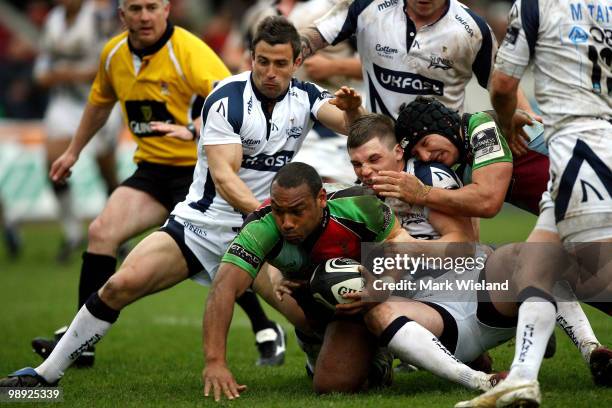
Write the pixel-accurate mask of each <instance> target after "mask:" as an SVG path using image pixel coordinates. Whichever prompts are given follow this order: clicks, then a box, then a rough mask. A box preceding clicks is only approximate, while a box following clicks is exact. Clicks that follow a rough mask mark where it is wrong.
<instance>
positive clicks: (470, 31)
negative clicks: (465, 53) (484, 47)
mask: <svg viewBox="0 0 612 408" xmlns="http://www.w3.org/2000/svg"><path fill="white" fill-rule="evenodd" d="M446 20H447V21H448V22H449V25H451V26H452V27H453V28H454V34H457V35H460V36H461V37H464V38H467V39H469V40H470V41H474V42H479V41H482V39H483V37H484V36H491V30H490V29H489V26H488V24H487V22H486V20H485V19H484V18H483V17H482V16H480V15H479V14H477V13H476V12H475V11H474V10H472V9H471V8H469V7H468V6H466V5H464V4H462V3H460V2H459V1H458V0H450V5H449V9H448V12H447V15H446Z"/></svg>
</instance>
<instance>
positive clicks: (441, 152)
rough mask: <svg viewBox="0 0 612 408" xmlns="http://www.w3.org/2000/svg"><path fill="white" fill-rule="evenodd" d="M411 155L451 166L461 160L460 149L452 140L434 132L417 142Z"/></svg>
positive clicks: (422, 159) (424, 160)
mask: <svg viewBox="0 0 612 408" xmlns="http://www.w3.org/2000/svg"><path fill="white" fill-rule="evenodd" d="M410 154H411V155H413V156H414V157H416V158H417V159H419V160H420V161H423V162H437V163H442V164H445V165H446V166H448V167H450V166H452V165H453V164H455V163H457V160H459V150H458V149H457V147H456V146H455V145H454V144H452V143H451V141H450V140H448V139H447V138H445V137H444V136H442V135H439V134H437V133H433V134H431V135H427V136H425V137H424V138H422V139H421V140H419V142H418V143H417V144H416V146H415V147H414V148H413V149H412V151H411V152H410Z"/></svg>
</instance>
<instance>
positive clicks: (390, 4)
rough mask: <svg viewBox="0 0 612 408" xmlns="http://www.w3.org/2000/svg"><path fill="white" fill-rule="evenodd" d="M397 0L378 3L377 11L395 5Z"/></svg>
mask: <svg viewBox="0 0 612 408" xmlns="http://www.w3.org/2000/svg"><path fill="white" fill-rule="evenodd" d="M398 1H399V0H385V1H383V2H382V3H380V4H379V5H378V11H383V10H384V9H387V8H389V7H391V6H395V5H397V2H398Z"/></svg>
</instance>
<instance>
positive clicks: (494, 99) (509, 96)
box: [491, 72, 531, 131]
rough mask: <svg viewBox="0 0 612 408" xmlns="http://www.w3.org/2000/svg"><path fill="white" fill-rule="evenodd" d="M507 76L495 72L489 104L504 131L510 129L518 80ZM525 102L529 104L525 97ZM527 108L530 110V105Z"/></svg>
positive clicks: (515, 105)
mask: <svg viewBox="0 0 612 408" xmlns="http://www.w3.org/2000/svg"><path fill="white" fill-rule="evenodd" d="M509 78H510V77H508V78H506V77H505V76H504V74H501V73H498V72H495V73H494V74H493V79H492V84H491V104H492V105H493V109H495V112H496V113H497V119H498V121H499V124H500V125H501V127H502V129H503V130H505V131H507V130H508V129H512V116H513V115H514V111H515V110H516V108H517V91H518V81H515V80H513V79H509ZM523 97H524V95H523ZM525 103H526V104H527V106H529V103H528V102H526V99H525V102H524V103H523V104H525ZM528 109H529V110H531V107H528Z"/></svg>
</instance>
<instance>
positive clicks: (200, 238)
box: [161, 215, 237, 286]
mask: <svg viewBox="0 0 612 408" xmlns="http://www.w3.org/2000/svg"><path fill="white" fill-rule="evenodd" d="M161 230H162V231H164V232H166V233H167V234H169V235H170V236H171V237H172V238H173V239H174V241H175V242H176V243H177V244H178V246H179V248H180V249H181V252H182V253H183V256H184V257H185V260H186V261H187V266H188V267H189V277H190V278H191V279H192V280H194V281H195V282H197V283H199V284H201V285H204V286H210V284H211V283H212V281H213V279H214V277H215V275H216V274H217V269H219V264H220V263H221V258H222V257H223V254H225V251H226V250H227V248H228V246H229V244H230V243H231V242H232V240H233V239H234V237H235V236H236V234H237V232H236V231H235V230H233V229H232V228H229V227H223V226H219V225H195V224H192V223H191V222H189V221H186V220H183V219H181V218H180V217H178V216H176V215H171V216H170V218H168V219H167V220H166V222H165V223H164V225H163V226H162V227H161Z"/></svg>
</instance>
